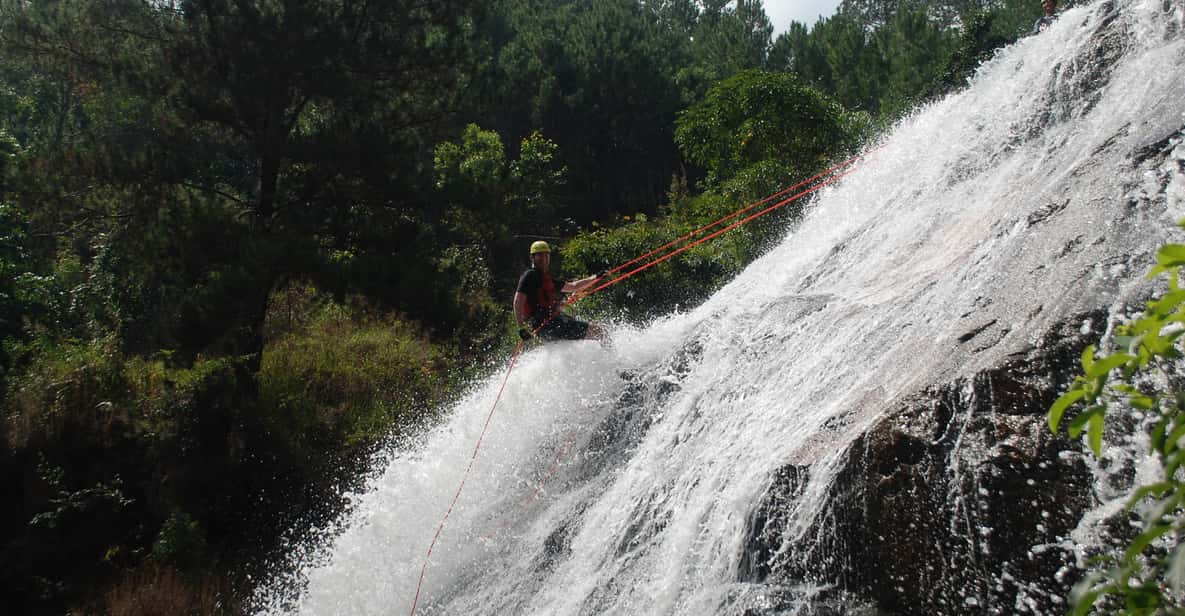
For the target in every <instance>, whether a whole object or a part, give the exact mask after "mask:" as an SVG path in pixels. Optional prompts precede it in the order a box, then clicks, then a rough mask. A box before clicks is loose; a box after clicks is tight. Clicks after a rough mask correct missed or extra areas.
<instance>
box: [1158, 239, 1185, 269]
mask: <svg viewBox="0 0 1185 616" xmlns="http://www.w3.org/2000/svg"><path fill="white" fill-rule="evenodd" d="M1156 263H1157V265H1158V266H1160V267H1175V266H1180V265H1185V245H1181V244H1165V245H1164V246H1161V247H1160V250H1158V251H1156Z"/></svg>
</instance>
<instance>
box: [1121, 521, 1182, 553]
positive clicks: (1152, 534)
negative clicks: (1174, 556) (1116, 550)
mask: <svg viewBox="0 0 1185 616" xmlns="http://www.w3.org/2000/svg"><path fill="white" fill-rule="evenodd" d="M1172 529H1173V526H1172V525H1171V524H1154V525H1153V526H1152V527H1151V528H1149V529H1148V530H1146V531H1144V532H1142V533H1140V535H1139V536H1138V537H1136V538H1135V539H1133V540H1132V542H1131V545H1129V546H1127V551H1126V552H1125V553H1124V556H1123V558H1124V559H1125V560H1128V561H1130V560H1132V559H1133V558H1135V557H1137V556H1139V555H1140V554H1142V553H1144V550H1145V549H1146V548H1147V547H1148V546H1149V545H1151V544H1152V542H1153V541H1156V540H1157V539H1159V538H1160V537H1163V536H1164V534H1165V533H1167V532H1169V531H1170V530H1172Z"/></svg>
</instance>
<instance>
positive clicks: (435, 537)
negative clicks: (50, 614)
mask: <svg viewBox="0 0 1185 616" xmlns="http://www.w3.org/2000/svg"><path fill="white" fill-rule="evenodd" d="M878 149H879V148H878ZM872 151H875V150H872ZM872 151H869V152H865V153H863V154H859V155H857V156H853V157H852V158H849V159H847V160H845V161H843V162H842V163H839V164H838V165H835V166H833V167H831V168H829V169H826V170H824V171H821V172H819V173H817V174H815V175H813V176H811V177H810V178H807V179H806V180H803V181H801V182H799V183H797V184H795V185H793V186H791V187H789V188H786V189H783V190H781V191H778V192H777V193H774V194H773V195H770V196H768V197H766V198H764V199H762V200H760V201H757V202H755V203H751V204H749V205H747V206H745V207H743V208H741V209H739V210H737V211H735V212H733V213H731V214H729V215H728V216H725V217H723V218H721V219H719V220H717V221H715V222H713V223H711V224H708V225H704V226H703V227H700V228H699V229H696V230H695V231H692V232H690V233H688V234H686V235H684V236H682V237H680V238H678V239H675V240H672V241H670V242H667V243H666V244H664V245H662V246H660V247H658V248H656V249H654V250H651V251H650V252H648V253H646V254H644V255H641V256H639V257H635V258H634V259H631V260H630V261H627V262H625V263H623V264H621V265H618V266H617V267H615V268H613V269H611V270H609V271H608V272H606V273H605V274H603V275H602V276H601V277H600V278H598V279H597V280H600V279H601V278H606V277H608V276H609V274H612V273H614V272H619V271H621V270H623V269H625V268H627V267H629V266H630V265H633V264H634V263H637V262H639V261H642V260H644V259H647V258H649V257H651V256H653V255H655V254H658V253H660V252H662V251H663V250H666V249H667V248H670V247H672V246H674V245H676V244H679V243H680V242H683V241H686V240H688V239H690V238H692V237H695V236H696V235H697V234H699V233H702V232H704V231H706V230H708V229H711V228H712V227H715V226H717V225H719V224H722V223H724V222H727V221H729V220H732V219H733V218H736V217H738V216H740V215H742V214H744V213H745V212H748V211H750V210H752V209H753V208H756V207H758V206H760V205H763V204H765V203H768V202H770V201H772V200H774V199H777V198H778V197H781V196H783V195H785V194H786V193H788V192H790V191H792V190H794V189H796V188H800V187H802V186H805V185H807V184H809V183H811V182H813V181H814V180H816V179H819V178H821V177H824V176H828V175H831V174H833V173H835V172H836V171H838V170H840V169H843V168H844V167H847V166H849V165H851V164H852V163H853V162H855V161H857V160H859V159H861V158H863V157H865V156H867V155H868V154H871V153H872ZM852 171H853V170H852V169H848V170H846V171H844V172H843V173H840V174H837V175H832V176H831V177H828V178H827V179H826V180H824V181H822V182H819V183H818V184H816V185H814V186H811V187H810V188H808V189H806V190H803V191H801V192H799V193H797V194H795V195H794V196H792V197H788V198H786V199H783V200H782V201H779V202H778V203H775V204H774V205H772V206H770V207H767V208H765V209H763V210H761V211H759V212H757V213H756V214H752V215H750V216H747V217H745V218H744V219H742V220H740V221H738V222H735V223H733V224H731V225H728V226H727V227H724V228H723V229H720V230H718V231H715V232H713V233H711V234H710V235H706V236H704V237H702V238H699V239H697V240H695V241H694V242H691V243H690V244H687V245H686V246H683V247H681V248H678V249H676V250H673V251H671V252H669V253H667V254H664V255H662V256H661V257H659V258H657V259H654V260H653V261H650V262H647V263H644V264H643V265H640V266H638V267H636V268H634V269H632V270H630V271H628V272H626V273H625V274H622V275H621V276H618V277H616V278H613V279H611V280H609V281H608V282H605V283H604V284H601V285H600V286H597V287H596V288H594V289H593V290H591V291H587V292H583V291H582V292H579V293H574V294H573V295H572V297H571V298H569V299H568V300H567V301H566V302H564V304H563V305H562V306H561V307H560V309H559V310H557V311H555V313H554V314H553V315H552V317H551V318H548V319H547V321H544V322H543V323H542V324H541V325H540V326H539V327H537V328H536V329H535V330H534V332H533V333H534V334H535V335H538V334H539V331H540V330H541V329H543V327H544V326H546V325H547V323H548V322H549V321H550V320H551V319H552V318H555V314H559V313H560V312H561V311H562V310H563V309H564V308H567V307H568V306H570V305H572V304H574V303H575V302H577V301H579V300H580V299H583V298H585V297H588V296H589V295H592V294H594V293H597V292H599V291H602V290H604V289H607V288H609V287H611V286H613V285H615V284H617V283H619V282H621V281H622V280H625V279H626V278H630V277H631V276H634V275H636V274H638V273H640V272H642V271H645V270H647V269H649V268H651V267H654V266H655V265H658V264H659V263H662V262H663V261H666V260H668V259H670V258H672V257H674V256H676V255H678V254H681V253H683V252H686V251H687V250H690V249H692V248H694V247H696V246H698V245H700V244H702V243H704V242H706V241H708V240H710V239H713V238H715V237H718V236H720V235H721V234H724V233H727V232H729V231H731V230H733V229H735V228H737V227H739V226H741V225H744V224H746V223H748V222H750V221H752V220H754V219H756V218H759V217H761V216H764V215H766V214H768V213H770V212H772V211H774V210H777V209H779V208H782V207H784V206H786V205H788V204H790V203H793V202H794V201H797V200H798V199H801V198H802V197H804V196H806V195H809V194H811V193H813V192H815V191H816V190H819V189H820V188H822V187H824V186H827V185H828V184H832V183H834V182H836V181H837V180H839V179H840V178H842V177H844V176H846V175H848V174H850V173H852ZM522 350H523V342H522V341H519V343H518V346H516V347H515V349H514V353H513V354H512V355H511V357H510V365H508V366H507V367H506V375H505V376H504V377H503V378H502V386H501V387H500V388H499V389H498V395H497V396H495V397H494V403H493V405H491V406H490V412H489V413H488V414H487V415H486V421H485V424H484V425H483V426H482V428H481V433H480V434H479V435H478V437H477V444H476V445H474V447H473V454H472V455H471V456H470V458H469V465H468V466H467V467H466V468H465V473H464V474H463V475H462V476H461V484H460V485H459V486H457V492H456V494H454V495H453V500H452V501H451V502H450V503H449V506H448V510H447V511H445V513H444V517H443V518H442V519H441V520H440V525H439V526H437V528H436V534H435V535H433V537H432V542H431V543H430V544H429V545H428V553H427V554H426V555H425V556H424V565H423V567H421V568H420V580H419V582H418V583H417V584H416V595H415V598H414V599H413V600H412V604H411V614H412V616H415V613H416V606H417V605H419V602H420V592H421V591H422V590H423V586H424V577H425V575H426V574H427V571H428V562H429V561H430V559H431V558H432V550H433V549H434V548H435V547H436V542H437V541H438V540H439V539H440V534H441V533H442V532H443V531H444V525H445V522H447V521H448V518H449V516H450V515H452V513H453V509H454V508H455V507H456V505H457V501H458V500H459V499H460V498H461V492H462V491H463V490H464V489H465V482H466V481H468V479H469V473H470V471H472V470H473V464H474V462H475V461H476V460H477V452H478V450H480V449H481V442H482V439H484V438H485V435H486V431H487V430H488V429H489V427H490V421H491V420H492V419H493V417H494V410H495V409H497V408H498V402H499V401H501V400H502V394H503V392H505V391H506V383H507V382H508V381H509V380H510V372H511V371H512V370H513V369H514V365H515V362H517V361H518V357H519V355H520V354H521V353H522ZM574 437H575V433H573V434H571V435H570V437H569V439H568V442H567V444H566V445H565V446H564V447H563V448H562V450H561V451H560V454H559V455H558V456H557V457H556V461H555V462H554V463H553V464H552V466H551V468H550V469H549V470H548V473H547V475H546V476H545V477H544V478H543V480H542V481H540V483H539V485H538V486H537V487H536V489H535V492H534V493H532V494H531V495H530V496H529V497H528V498H527V500H526V501H525V502H524V504H528V503H530V502H531V501H533V500H534V499H535V498H536V497H537V496H538V495H539V494H540V493H541V492H542V490H543V484H545V483H547V481H548V480H549V479H551V477H552V475H554V474H555V472H556V471H557V470H558V467H559V462H560V459H561V458H563V456H564V455H566V454H567V451H568V449H569V448H570V447H571V445H572V443H573V441H574V440H575V438H574Z"/></svg>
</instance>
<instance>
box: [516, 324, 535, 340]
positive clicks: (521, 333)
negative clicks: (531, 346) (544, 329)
mask: <svg viewBox="0 0 1185 616" xmlns="http://www.w3.org/2000/svg"><path fill="white" fill-rule="evenodd" d="M518 337H519V338H522V339H523V342H530V341H531V339H532V338H534V337H535V334H533V333H531V330H529V329H527V328H525V327H520V328H519V329H518Z"/></svg>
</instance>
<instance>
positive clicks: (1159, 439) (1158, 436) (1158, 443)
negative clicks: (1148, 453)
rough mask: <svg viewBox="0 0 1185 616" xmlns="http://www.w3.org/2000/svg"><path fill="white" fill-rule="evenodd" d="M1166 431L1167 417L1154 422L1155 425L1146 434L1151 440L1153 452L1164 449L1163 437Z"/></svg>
mask: <svg viewBox="0 0 1185 616" xmlns="http://www.w3.org/2000/svg"><path fill="white" fill-rule="evenodd" d="M1168 429H1169V420H1168V418H1167V417H1166V418H1164V419H1161V420H1160V421H1158V422H1156V425H1155V426H1153V427H1152V430H1151V431H1150V432H1149V433H1148V435H1149V437H1150V439H1151V444H1152V450H1153V451H1160V448H1161V447H1164V435H1165V432H1167V431H1168Z"/></svg>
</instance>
